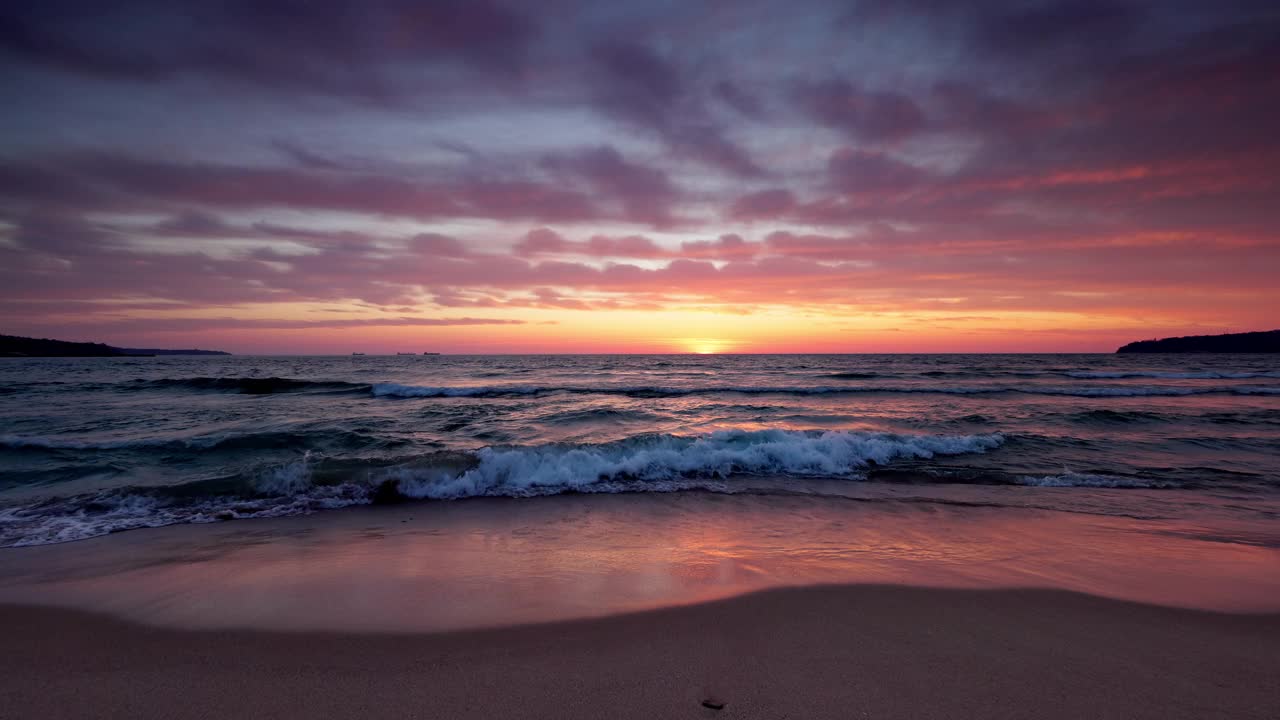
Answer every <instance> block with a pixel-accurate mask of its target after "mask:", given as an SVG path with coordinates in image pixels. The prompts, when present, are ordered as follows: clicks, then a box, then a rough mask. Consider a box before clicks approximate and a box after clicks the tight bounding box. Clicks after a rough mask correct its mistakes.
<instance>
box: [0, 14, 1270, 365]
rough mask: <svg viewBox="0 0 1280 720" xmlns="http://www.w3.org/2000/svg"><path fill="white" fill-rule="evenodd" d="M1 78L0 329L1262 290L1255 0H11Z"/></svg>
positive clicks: (1005, 342)
mask: <svg viewBox="0 0 1280 720" xmlns="http://www.w3.org/2000/svg"><path fill="white" fill-rule="evenodd" d="M961 6H963V9H962V8H961ZM0 84H2V87H3V97H4V105H5V109H4V111H3V112H0V333H7V334H19V335H35V336H40V337H55V338H59V339H68V340H93V341H104V342H109V343H112V344H117V345H128V346H144V347H145V346H150V347H164V346H168V347H191V346H198V347H206V348H217V349H223V350H229V351H233V352H262V353H290V352H298V353H322V352H334V353H349V352H352V351H363V352H369V353H376V352H394V351H415V352H421V351H424V350H434V351H440V352H734V351H736V352H775V351H776V352H807V351H824V352H898V351H905V352H911V351H936V352H969V351H990V352H1000V351H1032V352H1034V351H1111V350H1114V349H1115V348H1116V347H1117V346H1118V345H1120V344H1123V343H1124V342H1128V341H1130V340H1136V339H1143V338H1150V337H1158V336H1168V335H1181V334H1205V333H1217V332H1233V331H1245V330H1263V329H1271V328H1274V327H1277V326H1280V313H1277V310H1278V309H1280V230H1278V228H1280V3H1276V2H1261V1H1260V2H1248V1H1237V2H1233V1H1231V0H1227V1H1225V2H1205V1H1204V0H1170V1H1168V2H1159V3H1155V2H1151V3H1131V2H1108V1H1106V0H1079V1H1071V2H1069V1H1066V0H1050V1H1048V2H1040V3H1014V2H1005V3H998V2H976V3H946V2H928V1H927V0H910V1H902V0H899V1H896V2H890V1H888V0H868V1H865V2H798V1H795V0H792V1H791V2H757V1H752V0H737V1H726V2H691V1H689V0H682V1H673V2H645V3H640V2H577V1H571V0H543V1H541V2H537V3H534V2H509V3H506V4H500V3H497V2H487V1H485V0H478V1H462V0H459V1H457V2H454V1H452V0H448V1H437V2H410V1H409V0H370V1H368V2H353V3H349V4H346V3H336V2H301V1H291V2H278V1H275V0H267V1H263V0H245V1H243V2H238V1H231V2H190V3H180V2H172V1H168V0H164V1H161V0H156V1H155V2H151V1H139V0H134V1H130V2H75V1H65V2H64V1H55V0H45V1H44V2H40V3H36V2H10V3H5V4H4V6H3V8H2V9H0Z"/></svg>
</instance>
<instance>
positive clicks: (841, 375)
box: [822, 372, 880, 380]
mask: <svg viewBox="0 0 1280 720" xmlns="http://www.w3.org/2000/svg"><path fill="white" fill-rule="evenodd" d="M822 377H828V378H836V379H838V380H872V379H874V378H878V377H880V375H879V374H877V373H873V372H838V373H831V374H830V375H823V376H822Z"/></svg>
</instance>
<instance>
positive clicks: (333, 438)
mask: <svg viewBox="0 0 1280 720" xmlns="http://www.w3.org/2000/svg"><path fill="white" fill-rule="evenodd" d="M388 442H391V441H389V440H388V439H386V438H377V437H374V436H372V435H368V434H365V433H360V432H355V431H351V430H332V429H327V428H324V429H317V430H314V431H307V430H296V431H293V430H274V431H264V432H248V433H214V434H209V435H194V436H190V437H169V438H164V437H160V438H139V439H135V440H71V439H67V438H59V437H46V436H40V435H0V449H8V450H50V451H64V450H99V451H111V450H136V449H147V450H166V449H168V450H262V449H269V448H281V449H297V448H302V447H307V446H308V445H312V444H317V443H323V444H326V445H330V446H336V447H341V446H346V447H370V446H374V445H386V444H387V443H388Z"/></svg>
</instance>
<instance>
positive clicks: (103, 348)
mask: <svg viewBox="0 0 1280 720" xmlns="http://www.w3.org/2000/svg"><path fill="white" fill-rule="evenodd" d="M230 354H231V353H227V352H222V351H221V350H162V349H159V348H120V347H112V346H110V345H104V344H102V343H84V342H66V341H63V340H49V339H47V338H29V337H18V336H17V335H0V357H149V356H152V355H230Z"/></svg>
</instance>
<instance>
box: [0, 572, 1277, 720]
mask: <svg viewBox="0 0 1280 720" xmlns="http://www.w3.org/2000/svg"><path fill="white" fill-rule="evenodd" d="M315 601H316V602H323V598H316V599H315ZM0 633H2V634H3V637H4V638H5V643H4V644H5V652H4V653H2V654H0V716H3V717H5V718H50V717H58V718H117V717H118V718H195V717H245V718H250V717H252V718H316V717H360V718H364V719H372V718H499V717H501V718H544V717H545V718H604V717H608V718H645V719H650V718H667V717H670V718H681V717H689V718H710V717H717V718H771V719H778V718H793V719H795V718H913V719H919V718H968V717H972V718H1002V717H1008V718H1013V717H1019V718H1030V717H1035V718H1160V719H1162V720H1166V719H1168V718H1268V719H1273V718H1276V717H1280V615H1228V614H1216V613H1208V612H1202V611H1194V610H1181V609H1171V608H1162V607H1153V606H1147V605H1140V604H1134V603H1125V602H1119V601H1114V600H1106V599H1101V598H1096V597H1090V596H1085V595H1078V594H1072V593H1066V592H1058V591H1043V590H1028V591H965V590H932V589H916V588H906V587H876V586H842V587H812V588H804V589H786V590H772V591H768V592H763V593H758V594H755V595H749V596H745V597H739V598H735V599H731V600H726V601H720V602H714V603H708V604H703V605H696V606H689V607H677V608H669V609H664V610H657V611H652V612H646V613H639V614H632V615H622V616H615V617H610V618H604V619H596V620H582V621H573V622H565V623H555V624H547V625H534V626H525V627H516V628H509V629H497V630H479V631H468V632H455V633H445V634H420V635H403V634H399V635H394V634H324V633H272V632H262V631H226V630H218V631H189V630H172V629H158V628H152V627H145V626H140V625H133V624H129V623H126V622H122V621H118V620H114V619H109V618H105V617H101V616H96V615H90V614H85V613H80V612H76V611H71V610H62V609H49V608H36V607H24V606H4V607H2V608H0ZM709 698H711V699H715V700H716V701H718V702H721V703H724V705H725V707H724V708H723V709H722V710H718V711H717V710H711V709H706V708H704V707H702V701H703V700H705V699H709Z"/></svg>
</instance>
